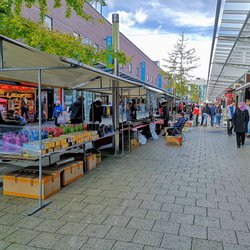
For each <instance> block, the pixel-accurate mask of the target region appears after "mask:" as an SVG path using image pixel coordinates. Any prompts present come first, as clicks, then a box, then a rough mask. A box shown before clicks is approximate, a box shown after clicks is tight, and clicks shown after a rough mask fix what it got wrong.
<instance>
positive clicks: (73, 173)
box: [61, 161, 84, 186]
mask: <svg viewBox="0 0 250 250" xmlns="http://www.w3.org/2000/svg"><path fill="white" fill-rule="evenodd" d="M63 167H64V170H63V172H62V179H61V183H62V186H67V185H68V184H70V183H71V182H73V181H75V180H77V179H79V178H80V177H82V176H83V175H84V174H83V162H82V161H76V162H72V163H69V164H66V165H64V166H63Z"/></svg>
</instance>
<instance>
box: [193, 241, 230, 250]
mask: <svg viewBox="0 0 250 250" xmlns="http://www.w3.org/2000/svg"><path fill="white" fill-rule="evenodd" d="M224 249H225V248H224ZM192 250H223V246H222V243H221V242H219V241H212V240H202V239H193V242H192Z"/></svg>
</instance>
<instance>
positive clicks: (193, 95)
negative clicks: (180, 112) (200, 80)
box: [189, 83, 200, 103]
mask: <svg viewBox="0 0 250 250" xmlns="http://www.w3.org/2000/svg"><path fill="white" fill-rule="evenodd" d="M189 86H190V91H189V95H190V100H191V101H194V102H197V103H198V102H199V99H200V88H199V86H198V85H196V84H194V83H191V84H190V85H189Z"/></svg>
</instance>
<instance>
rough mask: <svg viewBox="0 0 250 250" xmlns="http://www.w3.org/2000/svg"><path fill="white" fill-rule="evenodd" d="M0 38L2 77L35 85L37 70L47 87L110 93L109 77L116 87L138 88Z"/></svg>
mask: <svg viewBox="0 0 250 250" xmlns="http://www.w3.org/2000/svg"><path fill="white" fill-rule="evenodd" d="M0 40H1V41H2V51H3V66H4V69H3V70H1V69H0V79H2V80H9V81H16V82H27V83H32V84H37V76H38V69H41V70H42V85H43V86H48V87H60V88H70V89H82V90H90V89H91V90H97V89H99V90H100V89H103V90H106V91H108V92H111V90H112V81H113V80H114V81H117V82H119V87H120V88H140V87H142V84H140V83H138V82H133V81H129V80H127V79H123V78H121V77H119V76H115V75H113V74H110V73H107V72H104V71H102V70H99V69H96V68H94V67H91V66H88V65H85V64H83V63H81V62H77V61H75V60H72V59H67V58H62V57H58V56H56V55H52V54H48V53H46V52H42V51H40V50H38V49H35V48H32V47H30V46H27V45H24V44H22V43H20V42H17V41H15V40H12V39H9V38H7V37H4V36H1V35H0ZM0 44H1V43H0ZM12 69H16V70H15V71H13V70H12ZM8 70H9V71H8Z"/></svg>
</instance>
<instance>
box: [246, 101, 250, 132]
mask: <svg viewBox="0 0 250 250" xmlns="http://www.w3.org/2000/svg"><path fill="white" fill-rule="evenodd" d="M246 105H247V110H248V114H249V116H250V99H247V100H246ZM247 137H250V120H249V122H248V125H247Z"/></svg>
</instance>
